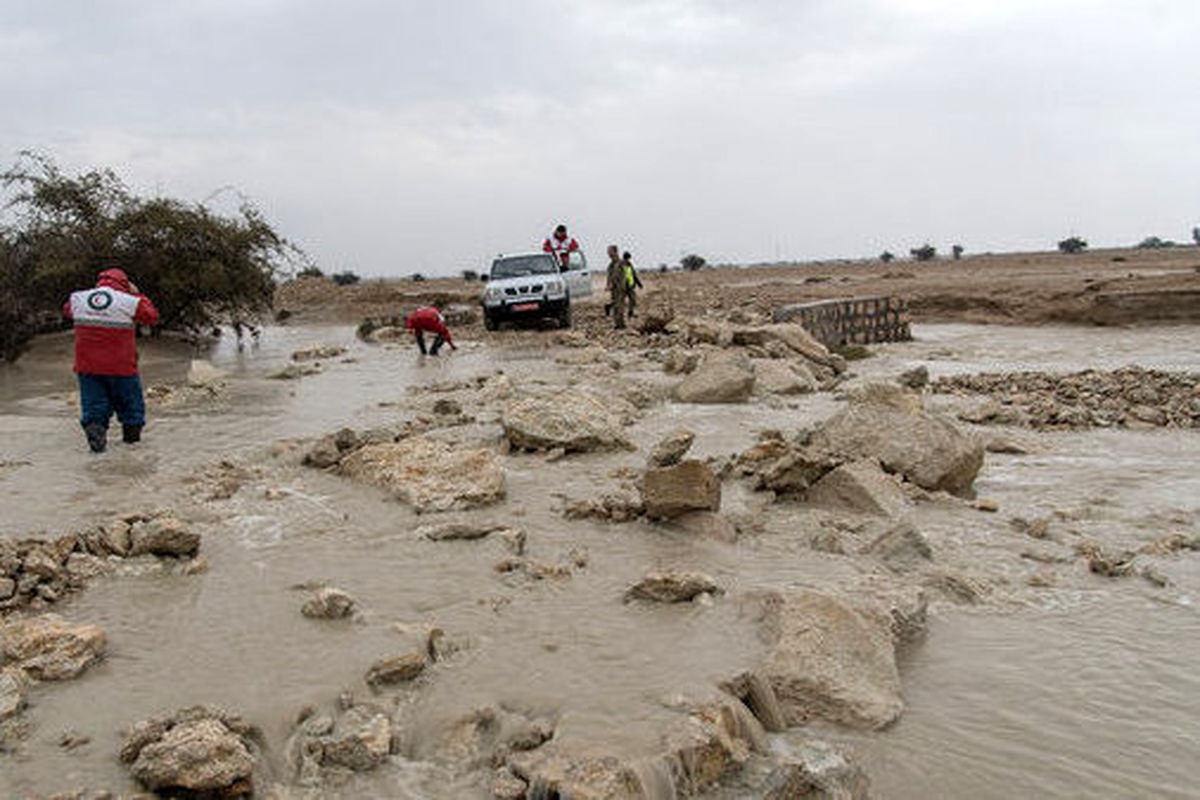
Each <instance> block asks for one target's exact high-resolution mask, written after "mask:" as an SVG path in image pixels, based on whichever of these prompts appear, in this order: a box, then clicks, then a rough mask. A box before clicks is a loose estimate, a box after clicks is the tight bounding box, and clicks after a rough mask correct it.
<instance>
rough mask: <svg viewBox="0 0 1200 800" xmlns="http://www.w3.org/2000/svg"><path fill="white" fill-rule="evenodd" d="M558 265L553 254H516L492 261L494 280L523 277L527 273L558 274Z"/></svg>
mask: <svg viewBox="0 0 1200 800" xmlns="http://www.w3.org/2000/svg"><path fill="white" fill-rule="evenodd" d="M557 274H558V267H556V266H555V264H554V258H553V257H552V256H543V255H533V256H514V257H512V258H502V259H497V260H496V261H493V262H492V280H499V279H500V278H521V277H524V276H526V275H557Z"/></svg>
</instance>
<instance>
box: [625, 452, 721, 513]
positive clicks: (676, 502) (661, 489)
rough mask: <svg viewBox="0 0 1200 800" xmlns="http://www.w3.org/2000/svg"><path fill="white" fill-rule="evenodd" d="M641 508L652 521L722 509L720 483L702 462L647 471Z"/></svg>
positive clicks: (642, 491) (642, 488) (685, 463)
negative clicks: (642, 506)
mask: <svg viewBox="0 0 1200 800" xmlns="http://www.w3.org/2000/svg"><path fill="white" fill-rule="evenodd" d="M640 488H641V493H642V504H643V505H644V506H645V508H646V516H648V517H650V518H651V519H670V518H671V517H677V516H679V515H680V514H683V513H684V512H687V511H693V510H708V511H719V510H720V509H721V483H720V481H718V480H717V476H716V475H714V474H713V471H712V469H711V468H710V467H709V466H708V465H707V464H705V463H704V462H703V461H697V460H695V459H691V460H688V461H683V462H680V463H679V464H676V465H674V466H670V467H656V468H653V469H648V470H646V474H645V475H644V476H643V477H642V482H641V486H640Z"/></svg>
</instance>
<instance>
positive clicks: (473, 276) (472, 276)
mask: <svg viewBox="0 0 1200 800" xmlns="http://www.w3.org/2000/svg"><path fill="white" fill-rule="evenodd" d="M462 279H463V280H464V281H469V282H472V283H473V282H475V281H477V280H479V273H478V272H476V271H475V270H473V269H464V270H463V271H462Z"/></svg>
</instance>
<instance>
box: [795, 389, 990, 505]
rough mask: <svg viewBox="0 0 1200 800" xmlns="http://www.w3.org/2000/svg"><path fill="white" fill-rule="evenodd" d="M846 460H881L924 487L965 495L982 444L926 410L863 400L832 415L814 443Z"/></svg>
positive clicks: (980, 456)
mask: <svg viewBox="0 0 1200 800" xmlns="http://www.w3.org/2000/svg"><path fill="white" fill-rule="evenodd" d="M811 447H812V448H813V449H814V450H818V451H821V452H825V453H829V454H832V455H835V456H836V457H838V458H839V459H841V460H844V461H857V460H859V459H863V458H877V459H879V462H880V463H881V464H882V465H883V468H884V469H886V470H887V471H888V472H894V473H897V474H900V475H903V476H904V477H905V478H907V479H908V480H910V481H912V482H913V483H915V484H917V485H918V486H920V487H921V488H923V489H928V490H930V491H937V490H945V491H948V492H953V493H957V494H961V493H963V492H965V491H966V490H967V489H969V488H970V487H971V483H972V482H973V481H974V480H975V476H976V475H977V474H979V470H980V468H981V467H982V466H983V445H982V444H981V443H980V442H978V441H976V440H975V439H973V438H972V437H969V436H967V435H966V434H964V433H963V432H962V431H960V430H959V429H958V428H957V427H955V426H954V425H953V424H952V423H951V422H949V421H947V420H944V419H941V418H939V417H935V416H933V415H931V414H929V413H928V412H926V411H923V410H906V409H903V408H897V407H895V406H894V405H892V404H887V403H874V402H862V403H856V404H854V405H852V406H851V407H850V408H848V409H846V410H845V411H842V412H841V413H839V414H837V415H835V416H833V417H832V418H831V419H829V421H827V422H826V423H825V424H824V425H822V426H821V427H820V428H819V429H818V430H817V431H816V433H815V434H813V438H812V441H811Z"/></svg>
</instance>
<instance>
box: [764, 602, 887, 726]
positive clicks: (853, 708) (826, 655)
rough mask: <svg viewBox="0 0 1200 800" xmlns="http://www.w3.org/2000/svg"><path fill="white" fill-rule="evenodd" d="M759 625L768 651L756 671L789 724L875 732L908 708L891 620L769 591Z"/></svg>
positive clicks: (837, 603)
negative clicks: (820, 723)
mask: <svg viewBox="0 0 1200 800" xmlns="http://www.w3.org/2000/svg"><path fill="white" fill-rule="evenodd" d="M760 600H761V604H762V605H761V618H760V619H761V624H762V630H763V633H764V635H765V636H766V638H767V639H768V640H769V642H770V652H769V654H768V655H767V657H766V660H765V661H764V663H763V665H762V666H761V668H760V669H759V673H760V674H761V675H763V676H764V677H765V678H766V679H767V680H768V681H769V682H770V684H771V688H773V689H774V690H775V695H776V697H777V698H778V700H779V703H780V705H781V707H782V710H783V715H784V718H785V720H786V722H787V724H788V725H803V724H806V723H808V722H810V721H812V720H814V719H823V720H828V721H830V722H839V723H842V724H844V725H849V726H851V727H855V728H865V729H877V728H882V727H884V726H885V725H888V724H889V723H891V722H893V721H895V720H896V718H897V717H899V716H900V713H901V711H903V709H904V702H903V701H902V700H901V698H900V676H899V673H898V672H897V670H896V657H895V637H894V636H893V632H892V629H891V623H890V621H889V617H888V616H887V615H886V614H884V613H869V612H865V611H862V610H858V609H855V608H852V607H851V606H850V605H849V604H847V603H844V602H842V601H841V600H839V599H837V598H834V597H832V596H829V595H825V594H820V593H818V592H798V593H786V594H785V593H777V592H772V593H768V594H766V595H764V596H762V597H761V598H760Z"/></svg>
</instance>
